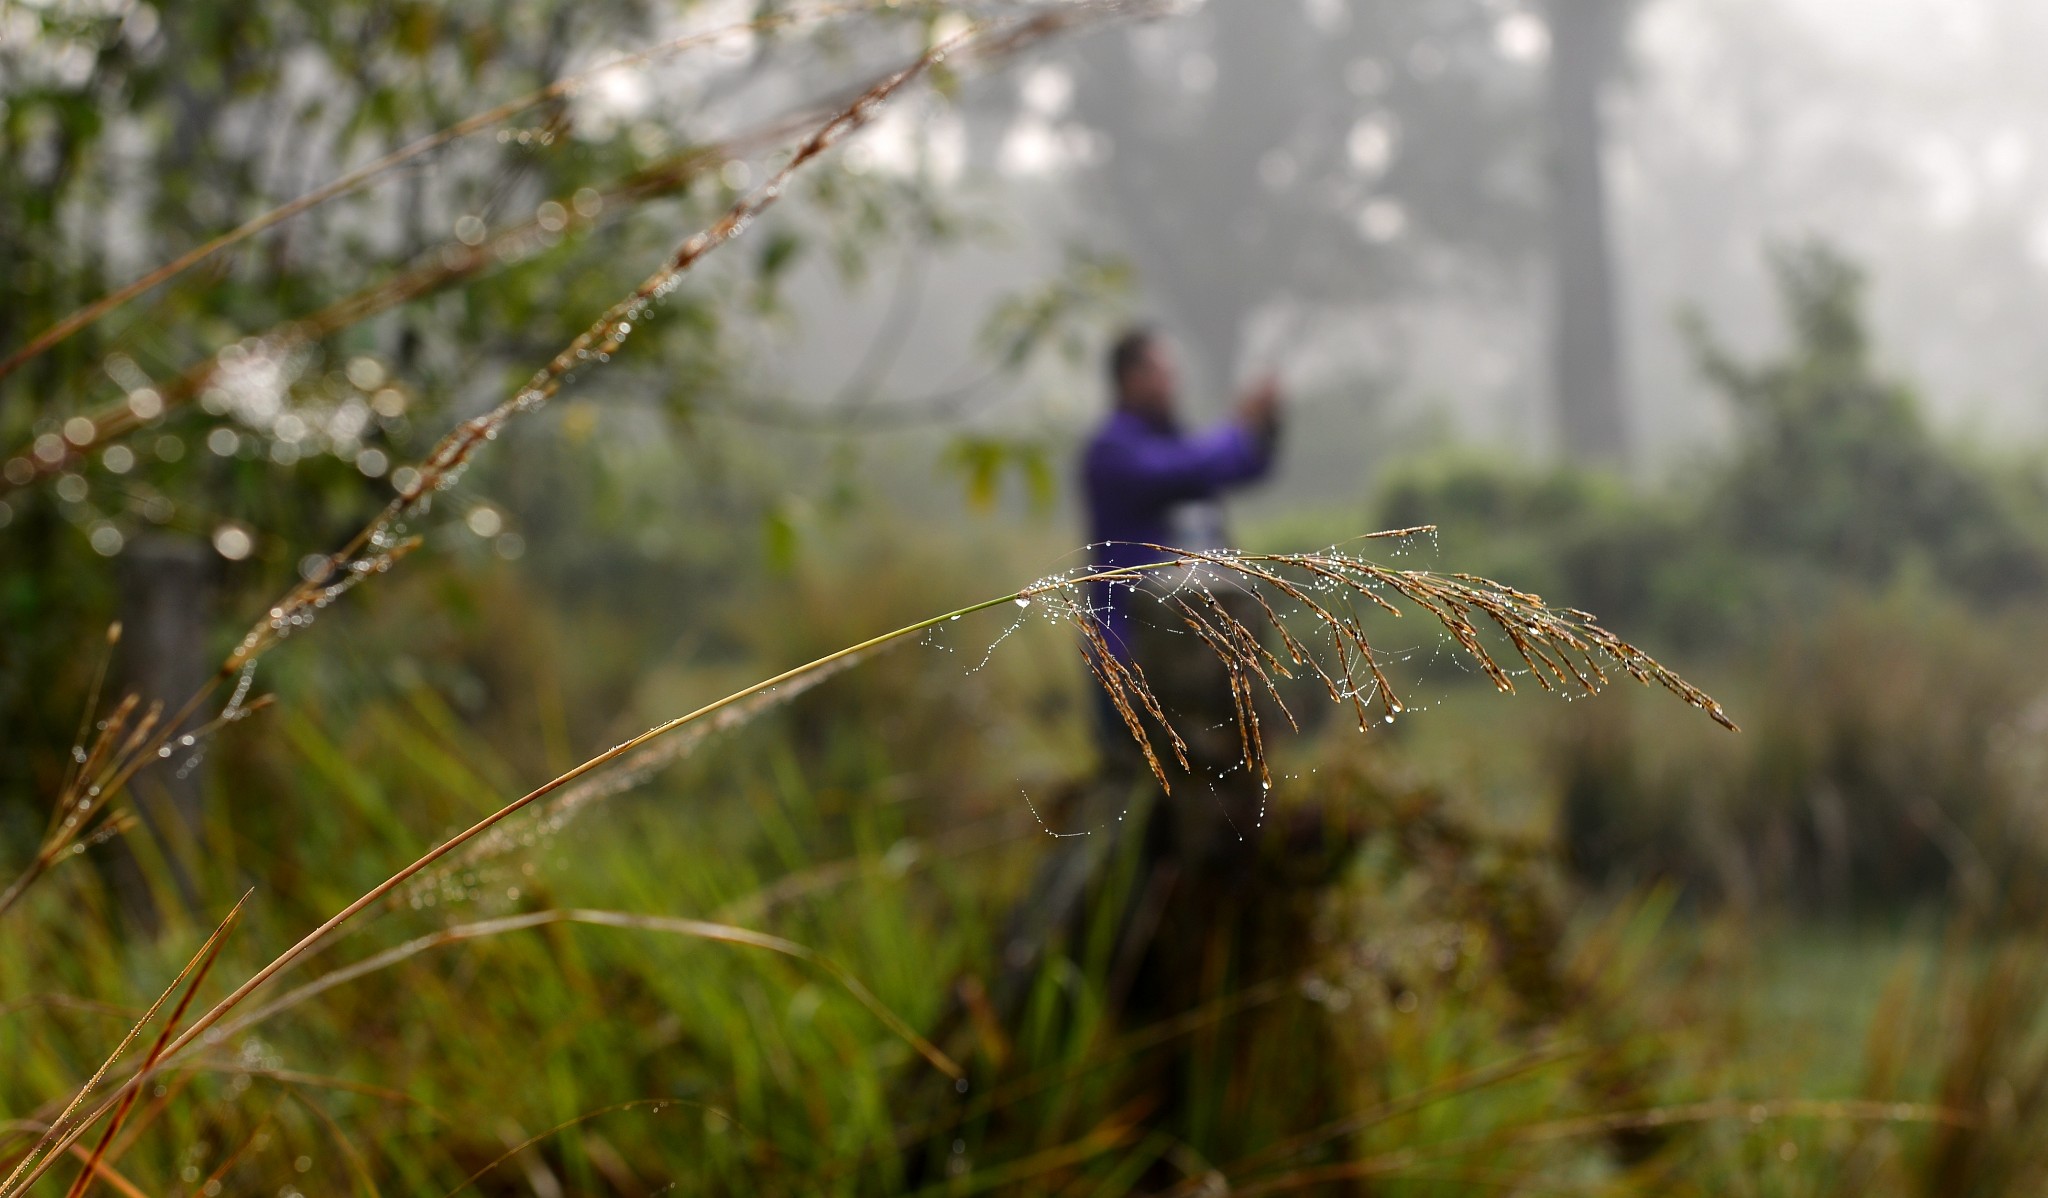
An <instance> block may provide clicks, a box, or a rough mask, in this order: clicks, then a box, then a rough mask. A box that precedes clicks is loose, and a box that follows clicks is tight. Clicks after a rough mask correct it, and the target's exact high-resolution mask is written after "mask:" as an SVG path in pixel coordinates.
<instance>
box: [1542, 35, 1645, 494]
mask: <svg viewBox="0 0 2048 1198" xmlns="http://www.w3.org/2000/svg"><path fill="white" fill-rule="evenodd" d="M1635 4H1636V0H1548V5H1547V9H1546V11H1547V13H1548V16H1549V18H1550V47H1551V48H1550V71H1549V75H1548V84H1549V87H1548V92H1549V97H1548V99H1549V104H1548V126H1549V133H1550V155H1551V165H1550V171H1551V190H1550V204H1549V208H1550V230H1551V231H1550V272H1551V280H1552V282H1551V295H1550V303H1551V336H1552V339H1553V343H1552V345H1551V395H1552V402H1553V403H1554V404H1555V405H1556V408H1557V420H1558V432H1559V439H1560V442H1561V444H1562V446H1563V448H1564V450H1565V452H1566V453H1567V454H1569V455H1571V456H1572V457H1575V458H1577V459H1580V460H1582V461H1588V462H1604V463H1610V464H1613V463H1619V462H1622V461H1625V460H1626V457H1627V453H1628V449H1629V428H1628V402H1627V397H1626V395H1625V393H1624V390H1623V387H1622V378H1623V369H1622V347H1621V317H1620V311H1619V305H1618V304H1617V302H1616V297H1615V286H1616V278H1615V265H1614V245H1613V232H1612V224H1613V222H1612V219H1611V217H1610V216H1609V200H1608V194H1607V177H1606V165H1605V164H1606V150H1607V130H1606V119H1605V114H1604V113H1603V111H1602V105H1603V101H1604V98H1605V94H1606V92H1607V89H1608V86H1609V84H1610V83H1611V82H1612V81H1613V79H1614V76H1615V73H1616V67H1617V65H1618V63H1619V62H1620V58H1621V54H1620V50H1621V41H1622V35H1623V28H1624V24H1625V20H1626V17H1627V15H1628V13H1629V10H1630V9H1632V8H1633V7H1634V6H1635Z"/></svg>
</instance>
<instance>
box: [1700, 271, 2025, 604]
mask: <svg viewBox="0 0 2048 1198" xmlns="http://www.w3.org/2000/svg"><path fill="white" fill-rule="evenodd" d="M1772 265H1773V267H1774V269H1775V272H1776V275H1777V279H1778V287H1779V292H1780V294H1781V297H1782V299H1783V303H1784V306H1785V315H1786V323H1787V324H1788V326H1789V327H1790V330H1791V334H1792V344H1791V346H1790V347H1789V348H1788V350H1787V351H1786V353H1785V354H1784V355H1783V356H1782V357H1780V358H1778V359H1777V360H1774V361H1765V362H1760V363H1756V364H1754V365H1747V364H1744V363H1742V362H1741V361H1739V360H1738V359H1736V358H1735V356H1734V355H1733V354H1731V353H1730V352H1729V351H1728V350H1727V349H1725V348H1724V347H1722V346H1721V345H1720V344H1719V343H1718V342H1717V341H1716V340H1715V339H1714V337H1713V336H1712V334H1711V333H1710V332H1709V331H1708V330H1707V329H1706V328H1705V326H1704V325H1703V324H1702V323H1701V322H1699V321H1697V320H1694V321H1692V322H1690V324H1689V326H1688V327H1689V330H1690V332H1691V335H1692V337H1693V340H1694V342H1695V344H1696V346H1697V352H1698V354H1699V358H1700V362H1701V368H1702V370H1703V371H1704V372H1705V374H1706V375H1707V377H1708V378H1709V379H1710V380H1712V381H1713V382H1714V383H1715V384H1716V386H1717V387H1719V389H1720V390H1721V391H1722V392H1723V394H1725V395H1726V396H1727V397H1728V399H1729V401H1730V402H1731V404H1732V405H1733V407H1734V409H1735V412H1736V415H1737V418H1738V422H1739V427H1740V430H1741V431H1740V434H1739V441H1738V448H1737V451H1736V453H1735V455H1734V458H1733V460H1732V461H1731V462H1730V463H1729V465H1728V467H1727V473H1726V475H1725V477H1724V478H1722V479H1721V480H1720V481H1719V483H1718V486H1717V487H1716V488H1715V490H1714V491H1713V493H1711V494H1710V495H1709V496H1708V497H1707V498H1706V505H1705V506H1706V510H1707V511H1709V512H1711V513H1713V514H1714V515H1715V516H1716V518H1717V519H1718V520H1719V521H1720V522H1721V524H1722V527H1723V530H1724V535H1725V536H1727V537H1729V538H1731V539H1732V540H1733V541H1734V542H1735V543H1736V544H1738V545H1742V546H1745V547H1751V548H1753V550H1754V551H1756V552H1758V553H1761V554H1765V555H1772V556H1782V557H1788V558H1793V559H1797V560H1800V561H1804V562H1811V563H1815V564H1818V565H1820V566H1823V567H1825V568H1828V569H1831V570H1835V571H1838V572H1840V573H1841V574H1843V575H1845V576H1847V577H1849V578H1852V579H1855V580H1857V581H1860V582H1867V583H1883V582H1885V581H1887V580H1889V579H1891V578H1893V577H1895V576H1896V575H1897V574H1898V572H1899V571H1900V570H1902V569H1904V568H1906V567H1907V566H1908V565H1909V564H1914V563H1918V564H1922V565H1924V566H1925V567H1926V568H1928V569H1931V570H1933V571H1934V572H1935V573H1937V574H1938V575H1940V576H1941V578H1942V579H1943V580H1944V582H1945V583H1947V584H1948V585H1951V586H1954V587H1955V588H1956V589H1957V590H1958V591H1959V592H1960V593H1962V594H1964V595H1967V596H1971V597H1973V598H1976V599H1979V600H1985V601H1996V600H2000V599H2007V598H2013V597H2017V596H2023V595H2030V594H2036V593H2038V592H2039V591H2040V589H2041V588H2042V586H2043V584H2044V583H2048V544H2044V541H2043V539H2042V537H2041V533H2040V528H2039V521H2034V522H2031V523H2029V522H2027V521H2023V520H2022V519H2021V517H2020V516H2019V514H2018V512H2017V510H2016V506H2015V504H2014V496H2013V494H2012V491H2013V488H2012V486H2011V484H2010V483H2008V482H2006V481H2005V480H2002V479H2000V478H1999V477H1998V474H1997V472H1996V471H1995V470H1992V469H1987V468H1986V467H1984V466H1982V465H1980V464H1978V463H1976V462H1973V461H1972V460H1970V458H1969V457H1968V456H1966V455H1965V454H1963V453H1960V452H1959V451H1957V450H1956V449H1955V448H1953V447H1951V446H1949V445H1946V444H1944V443H1943V442H1942V441H1941V440H1940V439H1939V438H1937V437H1936V436H1935V434H1934V433H1933V432H1932V431H1931V430H1930V429H1929V428H1928V426H1927V422H1926V420H1925V418H1924V416H1923V415H1922V413H1921V410H1920V405H1919V402H1918V400H1917V398H1916V397H1915V396H1914V394H1913V392H1912V391H1911V390H1910V389H1908V388H1907V387H1906V386H1905V385H1904V384H1902V383H1899V382H1897V381H1894V380H1891V379H1887V378H1885V377H1884V376H1883V375H1881V374H1880V373H1879V372H1878V368H1877V365H1876V362H1875V360H1874V355H1873V351H1872V348H1871V345H1870V338H1869V333H1868V331H1867V329H1866V328H1865V319H1864V315H1863V288H1864V282H1863V277H1862V274H1861V272H1860V271H1859V270H1858V269H1857V268H1856V267H1855V266H1854V265H1853V264H1851V263H1850V262H1849V261H1848V260H1847V259H1845V258H1843V257H1842V256H1840V255H1839V254H1838V253H1836V252H1835V251H1833V250H1832V249H1829V248H1828V247H1827V246H1825V245H1824V244H1819V243H1815V244H1810V245H1805V246H1799V247H1792V248H1784V249H1780V250H1778V251H1777V252H1776V253H1775V254H1774V256H1773V259H1772Z"/></svg>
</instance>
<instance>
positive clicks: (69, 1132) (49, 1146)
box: [0, 892, 253, 1195]
mask: <svg viewBox="0 0 2048 1198" xmlns="http://www.w3.org/2000/svg"><path fill="white" fill-rule="evenodd" d="M252 893H253V892H252ZM248 901H249V895H248V894H244V895H243V896H242V897H241V899H240V900H239V901H238V902H236V903H235V905H234V908H233V909H232V910H230V911H229V912H228V914H227V918H225V919H223V920H221V922H220V926H219V927H216V928H215V929H214V930H213V935H211V936H208V937H207V938H206V943H204V944H202V945H200V946H199V951H198V952H196V953H194V954H192V958H191V960H189V961H187V962H185V967H184V968H183V969H180V970H179V971H178V976H177V977H175V978H172V979H171V984H170V985H169V986H166V987H165V988H164V992H163V993H162V994H159V995H157V999H156V1001H155V1002H153V1003H151V1004H150V1006H149V1010H148V1011H146V1012H144V1013H143V1016H142V1018H141V1019H140V1020H138V1021H136V1024H135V1026H134V1027H131V1028H129V1029H128V1034H127V1035H126V1036H124V1037H122V1038H121V1043H120V1044H119V1045H118V1046H116V1047H115V1049H114V1051H113V1053H112V1054H110V1055H109V1056H108V1057H107V1059H106V1060H105V1061H103V1062H101V1063H100V1067H99V1068H98V1069H97V1070H95V1071H94V1072H93V1075H92V1076H91V1077H90V1078H88V1079H86V1082H85V1084H84V1085H83V1086H80V1087H79V1088H78V1093H77V1094H75V1095H73V1096H72V1099H71V1101H70V1102H69V1103H68V1104H66V1106H65V1107H64V1110H63V1111H62V1112H60V1113H59V1114H58V1116H57V1117H56V1118H55V1119H53V1120H51V1121H50V1127H49V1130H48V1131H46V1132H44V1133H43V1136H42V1138H41V1139H39V1140H38V1141H37V1142H36V1143H35V1145H34V1146H33V1147H31V1148H30V1149H29V1151H28V1155H26V1156H24V1157H22V1158H21V1161H20V1163H18V1164H16V1165H15V1167H14V1170H13V1171H12V1172H11V1173H9V1174H8V1175H7V1180H6V1181H4V1182H0V1194H6V1195H14V1194H20V1193H24V1192H25V1191H27V1189H28V1187H29V1186H31V1185H33V1184H35V1181H36V1179H37V1178H39V1177H41V1176H42V1175H43V1174H44V1173H46V1172H48V1171H49V1168H50V1166H51V1164H52V1163H54V1162H55V1161H56V1159H57V1156H58V1154H59V1153H61V1152H63V1151H64V1150H65V1149H67V1148H69V1147H70V1146H71V1144H72V1143H73V1142H74V1141H76V1140H77V1139H78V1137H79V1136H81V1135H83V1134H85V1130H86V1129H87V1128H89V1127H91V1126H92V1125H93V1124H94V1123H95V1122H97V1121H98V1120H99V1117H100V1115H102V1114H104V1113H106V1111H107V1110H109V1109H110V1108H111V1107H112V1106H113V1105H114V1104H115V1103H116V1102H119V1101H120V1100H121V1098H122V1097H124V1096H125V1095H126V1094H127V1093H129V1092H130V1091H132V1089H133V1088H134V1086H135V1085H136V1083H137V1082H138V1081H139V1080H140V1079H141V1077H142V1076H143V1074H141V1073H137V1074H136V1076H135V1078H133V1079H131V1080H130V1081H129V1083H128V1085H127V1086H125V1087H123V1089H122V1090H121V1091H120V1092H119V1093H118V1094H117V1095H115V1096H113V1097H110V1098H108V1099H107V1100H106V1101H105V1102H102V1103H101V1104H100V1105H99V1107H97V1108H96V1109H94V1110H93V1111H92V1112H91V1114H89V1115H88V1116H86V1117H84V1118H82V1119H76V1120H74V1119H73V1118H72V1116H73V1115H75V1114H76V1113H77V1111H78V1108H79V1107H80V1106H82V1105H84V1103H85V1100H86V1098H87V1096H89V1095H90V1094H91V1093H92V1091H93V1087H95V1086H97V1085H99V1083H100V1080H101V1079H102V1078H104V1077H105V1076H106V1075H107V1070H109V1069H111V1068H113V1065H114V1062H115V1061H118V1060H120V1059H121V1054H122V1053H124V1052H127V1051H128V1046H129V1045H130V1044H133V1043H134V1042H135V1038H136V1037H137V1036H139V1035H141V1034H142V1029H143V1028H145V1027H147V1026H149V1022H150V1020H152V1019H155V1018H156V1013H157V1012H158V1011H159V1010H161V1009H163V1005H164V1003H166V1002H168V1001H170V997H171V995H172V994H173V993H175V992H176V991H177V990H178V987H179V986H181V985H183V984H184V981H185V979H186V978H188V977H190V976H192V973H193V971H194V970H196V969H198V968H199V967H200V964H201V962H203V961H210V960H211V959H212V955H213V952H214V951H215V948H216V946H217V945H218V944H219V943H220V942H221V940H222V939H223V938H224V937H225V936H226V935H227V932H228V929H229V928H230V927H232V926H233V925H234V922H235V920H236V919H238V918H239V917H240V916H241V914H242V907H243V905H244V904H246V903H247V902H248ZM160 1047H161V1045H160ZM157 1055H158V1057H159V1058H161V1056H162V1055H163V1053H162V1052H161V1051H160V1052H159V1053H158V1054H157ZM24 1174H25V1175H24Z"/></svg>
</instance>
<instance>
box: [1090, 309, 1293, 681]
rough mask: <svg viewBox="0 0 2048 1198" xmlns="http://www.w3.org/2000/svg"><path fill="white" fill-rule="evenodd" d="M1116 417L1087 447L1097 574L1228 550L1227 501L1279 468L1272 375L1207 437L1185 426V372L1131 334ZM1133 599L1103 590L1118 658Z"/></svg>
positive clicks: (1125, 341)
mask: <svg viewBox="0 0 2048 1198" xmlns="http://www.w3.org/2000/svg"><path fill="white" fill-rule="evenodd" d="M1108 367H1109V382H1110V389H1111V394H1112V396H1113V400H1114V407H1113V409H1112V410H1111V412H1110V415H1109V419H1108V420H1107V421H1106V422H1104V424H1103V425H1102V427H1101V428H1100V429H1098V430H1097V431H1096V433H1095V436H1094V437H1093V438H1091V439H1090V440H1089V442H1088V449H1087V452H1086V454H1085V455H1084V456H1083V458H1082V463H1081V473H1082V481H1083V485H1084V486H1085V487H1086V489H1087V495H1088V517H1089V540H1090V541H1091V542H1092V543H1093V549H1092V552H1093V565H1094V567H1095V568H1096V569H1119V568H1123V567H1127V566H1138V565H1145V564H1148V563H1151V562H1157V561H1160V560H1163V559H1164V558H1165V556H1166V555H1164V554H1162V553H1160V552H1159V551H1158V550H1156V549H1149V548H1146V546H1147V545H1167V546H1172V547H1174V548H1179V549H1220V548H1223V547H1224V545H1225V544H1226V540H1225V531H1224V522H1223V506H1222V503H1221V502H1220V499H1221V496H1222V494H1223V493H1224V492H1225V491H1229V490H1232V489H1235V488H1237V487H1241V486H1244V485H1246V484H1247V483H1253V482H1257V481H1258V480H1260V479H1262V478H1264V477H1265V476H1266V475H1267V474H1268V473H1270V472H1271V470H1272V468H1273V458H1274V450H1275V448H1276V447H1277V445H1278V442H1279V437H1280V414H1281V399H1280V385H1279V382H1278V380H1276V379H1275V378H1274V377H1272V376H1271V375H1267V376H1266V377H1264V378H1261V379H1260V380H1259V381H1258V382H1256V383H1254V384H1252V386H1251V387H1249V388H1248V389H1246V391H1245V392H1244V393H1243V395H1242V396H1240V397H1239V399H1238V403H1237V409H1236V411H1235V413H1234V414H1233V415H1232V416H1231V418H1230V419H1228V420H1225V421H1224V422H1222V423H1221V424H1218V425H1216V426H1215V427H1213V428H1210V429H1207V430H1204V431H1202V432H1199V433H1194V432H1189V431H1188V430H1187V429H1186V428H1184V427H1183V426H1182V423H1181V412H1180V372H1179V370H1178V369H1177V368H1176V365H1175V362H1174V358H1173V353H1172V350H1171V348H1170V347H1169V346H1168V345H1167V343H1166V341H1165V340H1164V339H1163V338H1162V337H1161V336H1160V335H1159V334H1158V333H1157V332H1156V331H1155V330H1153V329H1150V328H1147V327H1144V326H1138V327H1135V328H1132V329H1129V330H1126V331H1125V332H1124V333H1123V334H1122V335H1121V336H1119V337H1118V338H1117V339H1116V342H1115V343H1114V344H1113V345H1111V347H1110V350H1109V358H1108ZM1130 590H1131V588H1130V587H1128V586H1124V585H1117V586H1113V587H1112V586H1103V587H1099V588H1097V591H1096V606H1097V609H1098V610H1099V611H1101V612H1102V613H1103V623H1104V633H1105V636H1106V638H1107V640H1108V642H1109V645H1110V651H1111V652H1113V653H1115V654H1116V655H1117V656H1118V657H1119V658H1126V659H1127V658H1129V656H1130V655H1131V639H1130V610H1129V608H1130V604H1129V598H1130Z"/></svg>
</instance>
